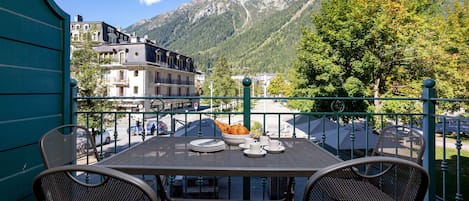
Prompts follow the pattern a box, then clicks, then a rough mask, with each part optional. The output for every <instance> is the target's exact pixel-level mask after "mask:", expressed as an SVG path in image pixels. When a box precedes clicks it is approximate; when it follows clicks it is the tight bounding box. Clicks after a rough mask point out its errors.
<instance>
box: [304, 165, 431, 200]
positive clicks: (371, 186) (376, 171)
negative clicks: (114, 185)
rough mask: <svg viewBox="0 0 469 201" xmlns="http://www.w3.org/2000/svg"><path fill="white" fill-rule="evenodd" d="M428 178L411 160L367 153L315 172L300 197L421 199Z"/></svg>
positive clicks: (324, 198)
mask: <svg viewBox="0 0 469 201" xmlns="http://www.w3.org/2000/svg"><path fill="white" fill-rule="evenodd" d="M370 169H371V170H370ZM428 182H429V176H428V173H427V172H426V171H425V169H423V168H422V166H420V165H419V164H417V163H415V162H412V161H409V160H405V159H400V158H395V157H385V156H371V157H366V158H358V159H352V160H348V161H344V162H341V163H338V164H335V165H331V166H329V167H326V168H324V169H322V170H320V171H318V172H316V173H315V174H313V176H312V177H311V178H310V179H309V180H308V183H307V184H306V186H305V191H304V197H303V200H304V201H313V200H380V201H381V200H382V201H384V200H396V201H401V200H423V199H424V198H425V194H426V192H427V190H428Z"/></svg>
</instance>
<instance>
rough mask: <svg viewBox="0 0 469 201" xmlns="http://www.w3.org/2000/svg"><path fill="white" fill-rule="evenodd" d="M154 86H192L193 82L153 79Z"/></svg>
mask: <svg viewBox="0 0 469 201" xmlns="http://www.w3.org/2000/svg"><path fill="white" fill-rule="evenodd" d="M155 84H178V85H194V82H193V81H187V80H177V79H169V78H159V79H158V78H157V79H155Z"/></svg>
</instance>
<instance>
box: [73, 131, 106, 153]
mask: <svg viewBox="0 0 469 201" xmlns="http://www.w3.org/2000/svg"><path fill="white" fill-rule="evenodd" d="M90 132H91V131H90ZM94 141H95V142H96V146H100V145H104V144H109V143H111V135H110V134H109V132H108V131H106V130H104V131H103V132H102V133H101V132H99V131H98V132H96V135H95V136H94ZM86 142H87V139H86V136H85V133H84V132H83V131H82V132H80V131H78V133H77V151H78V152H79V153H84V152H85V150H86V148H90V145H89V143H88V144H87V143H86Z"/></svg>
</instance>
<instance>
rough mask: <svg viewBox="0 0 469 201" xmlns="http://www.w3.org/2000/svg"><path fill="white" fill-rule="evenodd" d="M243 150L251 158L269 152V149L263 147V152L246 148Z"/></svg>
mask: <svg viewBox="0 0 469 201" xmlns="http://www.w3.org/2000/svg"><path fill="white" fill-rule="evenodd" d="M243 152H244V154H245V155H246V156H247V157H251V158H257V157H263V156H265V154H267V151H265V150H263V149H261V152H251V150H250V149H245V150H244V151H243Z"/></svg>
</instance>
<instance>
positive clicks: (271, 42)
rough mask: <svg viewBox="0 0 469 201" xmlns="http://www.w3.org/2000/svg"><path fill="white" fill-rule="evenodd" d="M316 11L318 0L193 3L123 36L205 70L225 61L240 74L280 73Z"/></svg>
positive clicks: (133, 27)
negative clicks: (148, 41) (153, 44)
mask: <svg viewBox="0 0 469 201" xmlns="http://www.w3.org/2000/svg"><path fill="white" fill-rule="evenodd" d="M317 10H318V3H317V2H316V1H314V0H194V1H192V2H190V3H186V4H183V5H182V6H181V7H179V8H178V9H176V10H174V11H172V12H169V13H166V14H162V15H158V16H156V17H154V18H152V19H150V20H145V21H141V22H138V23H136V24H134V25H131V26H130V27H128V28H126V29H125V31H126V32H129V33H132V32H135V33H136V34H137V35H148V37H149V39H152V40H155V41H156V43H157V44H158V45H159V46H162V47H165V48H168V49H171V50H174V51H177V52H180V53H182V54H185V55H188V56H191V57H193V58H194V59H195V61H196V65H197V67H198V68H199V69H200V70H202V71H205V70H207V69H209V68H211V66H213V64H214V62H216V60H217V59H218V58H219V57H221V56H223V57H225V58H226V59H227V60H228V61H229V62H230V64H232V65H233V69H234V70H235V71H239V72H240V73H248V72H241V70H242V69H247V70H248V71H249V72H251V73H252V72H278V71H284V70H285V69H286V68H289V67H290V66H291V63H292V62H293V61H294V59H295V46H296V45H295V44H296V41H298V39H299V37H300V35H301V34H300V27H301V26H306V27H312V25H311V19H310V16H311V14H312V13H313V12H315V11H317ZM243 67H248V68H243Z"/></svg>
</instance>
